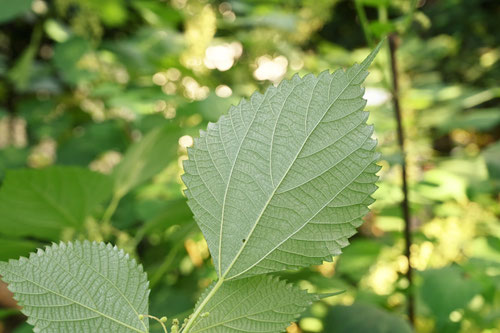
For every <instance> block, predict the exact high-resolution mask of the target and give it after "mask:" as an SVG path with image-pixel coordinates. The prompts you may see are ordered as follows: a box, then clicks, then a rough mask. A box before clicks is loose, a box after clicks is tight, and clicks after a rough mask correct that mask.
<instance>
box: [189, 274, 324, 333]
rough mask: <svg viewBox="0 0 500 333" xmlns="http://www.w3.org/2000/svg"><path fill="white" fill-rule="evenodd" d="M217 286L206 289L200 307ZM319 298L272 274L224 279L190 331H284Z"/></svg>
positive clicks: (190, 332)
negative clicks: (231, 279) (230, 279)
mask: <svg viewBox="0 0 500 333" xmlns="http://www.w3.org/2000/svg"><path fill="white" fill-rule="evenodd" d="M216 286H217V285H216V284H214V285H212V286H211V287H210V288H208V289H207V290H206V291H205V293H204V295H202V296H201V297H200V300H199V301H198V304H197V305H196V309H198V307H199V306H200V304H201V303H202V300H204V299H205V298H206V296H207V295H208V294H209V293H210V292H211V291H212V290H213V288H214V287H216ZM317 299H318V297H317V296H316V295H313V294H308V293H307V292H306V291H304V290H301V289H299V288H297V287H295V286H293V285H291V284H287V283H286V282H285V281H280V280H279V279H278V278H276V277H271V276H257V277H251V278H247V279H238V280H235V281H229V282H224V284H222V286H221V287H220V288H219V289H218V290H216V292H215V294H214V295H213V296H212V297H211V298H210V300H209V301H208V303H206V305H205V306H204V307H203V310H202V314H201V315H200V316H198V318H197V320H196V321H195V323H194V324H193V326H192V327H191V328H190V330H189V333H197V332H206V333H238V332H283V331H284V330H285V329H286V327H287V326H289V325H290V323H291V322H293V321H294V320H295V319H296V318H297V316H298V314H300V313H301V312H302V311H304V310H305V309H306V308H307V307H308V306H309V305H310V304H311V303H312V302H313V301H315V300H317ZM195 311H196V310H195Z"/></svg>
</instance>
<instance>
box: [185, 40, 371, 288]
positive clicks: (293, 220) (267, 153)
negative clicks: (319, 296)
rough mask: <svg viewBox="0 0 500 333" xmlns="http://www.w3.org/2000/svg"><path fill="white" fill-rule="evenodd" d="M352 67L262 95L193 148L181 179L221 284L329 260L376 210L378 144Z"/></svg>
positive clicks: (357, 68)
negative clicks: (371, 210)
mask: <svg viewBox="0 0 500 333" xmlns="http://www.w3.org/2000/svg"><path fill="white" fill-rule="evenodd" d="M379 48H380V45H379V46H378V47H377V48H376V49H375V50H374V51H373V52H372V53H371V54H370V55H369V56H368V57H367V58H366V59H365V60H364V61H363V62H362V63H361V64H355V65H354V66H352V67H351V68H349V69H347V70H346V71H344V70H341V69H339V70H337V71H335V72H334V73H329V72H328V71H325V72H323V73H321V74H320V75H319V76H314V75H311V74H310V75H306V76H304V77H303V78H300V77H299V76H298V75H296V76H294V77H293V78H292V79H291V80H289V81H287V80H285V81H283V82H281V84H280V85H279V86H278V87H270V88H268V89H267V90H266V92H265V93H264V94H260V93H255V94H253V95H252V97H251V98H250V99H249V100H242V101H241V103H240V104H239V105H238V106H235V107H232V108H231V109H230V110H229V113H228V115H227V116H223V117H221V118H220V120H219V121H218V122H217V123H211V124H209V126H208V129H207V131H206V132H202V133H201V135H200V138H198V139H196V140H195V144H194V147H193V148H191V149H189V160H188V161H186V162H185V164H184V169H185V174H184V176H183V180H184V182H185V184H186V186H187V190H186V195H187V197H188V204H189V206H190V207H191V209H192V210H193V213H194V216H195V219H196V221H197V223H198V225H199V226H200V228H201V230H202V232H203V234H204V235H205V238H206V239H207V242H208V246H209V249H210V252H211V254H212V257H213V259H214V263H215V266H216V269H217V272H218V275H219V277H220V278H224V279H225V280H229V279H234V278H243V277H248V276H253V275H257V274H264V273H269V272H275V271H280V270H284V269H292V268H299V267H303V266H309V265H311V264H319V263H321V262H322V261H323V260H331V256H332V255H337V254H339V253H340V249H341V248H342V247H343V246H346V245H347V244H348V241H347V239H348V238H349V237H350V236H352V235H353V234H354V233H355V232H356V227H358V226H359V225H361V223H362V217H363V216H364V215H365V214H366V213H367V212H368V208H367V206H368V205H369V204H371V203H372V202H373V199H372V198H371V197H370V195H371V194H372V193H373V192H374V191H375V189H376V186H375V181H376V180H377V179H378V177H377V176H376V175H375V173H376V172H377V171H378V170H379V167H378V166H377V165H376V164H375V162H376V160H377V159H378V154H377V153H375V146H376V141H375V140H373V139H371V135H372V132H373V128H372V126H369V125H367V124H366V120H367V118H368V113H367V112H364V111H363V108H364V107H365V105H366V101H365V100H364V99H363V92H364V89H363V88H362V87H361V84H362V82H363V81H364V79H365V78H366V76H367V75H368V72H367V71H366V69H367V67H368V66H369V65H370V63H371V62H372V60H373V59H374V57H375V55H376V53H377V52H378V49H379Z"/></svg>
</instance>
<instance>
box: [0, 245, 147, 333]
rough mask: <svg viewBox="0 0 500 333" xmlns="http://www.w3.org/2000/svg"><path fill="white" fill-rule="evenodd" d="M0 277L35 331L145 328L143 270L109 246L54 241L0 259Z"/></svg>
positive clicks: (55, 332) (120, 331)
mask: <svg viewBox="0 0 500 333" xmlns="http://www.w3.org/2000/svg"><path fill="white" fill-rule="evenodd" d="M0 275H2V276H3V280H4V281H5V282H6V283H7V284H8V288H9V289H10V290H11V291H12V292H13V293H14V297H15V298H16V299H17V300H18V302H19V305H21V306H22V312H23V313H24V314H25V315H27V316H28V322H29V323H30V324H32V325H33V326H35V332H41V333H68V332H72V333H88V332H117V333H126V332H148V327H149V326H148V322H147V320H143V321H141V320H139V314H144V315H145V314H148V296H149V289H148V282H147V277H146V273H144V272H143V270H142V267H141V266H138V265H137V263H136V262H135V260H132V259H130V258H129V257H128V255H127V254H125V253H124V252H123V251H121V250H118V249H117V248H116V247H113V246H111V245H106V244H104V243H99V244H98V243H90V242H87V241H86V242H83V243H81V242H75V243H60V244H59V245H56V244H54V245H52V246H51V247H47V248H46V249H45V250H43V251H42V250H38V252H37V253H32V254H31V255H30V257H29V259H26V258H21V259H19V260H10V261H9V262H8V263H6V262H0Z"/></svg>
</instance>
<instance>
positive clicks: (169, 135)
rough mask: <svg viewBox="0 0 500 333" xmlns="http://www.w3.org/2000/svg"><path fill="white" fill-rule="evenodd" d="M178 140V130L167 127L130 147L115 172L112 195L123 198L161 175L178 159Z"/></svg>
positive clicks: (158, 128)
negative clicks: (113, 193) (155, 176)
mask: <svg viewBox="0 0 500 333" xmlns="http://www.w3.org/2000/svg"><path fill="white" fill-rule="evenodd" d="M179 136H180V135H179V132H178V130H176V129H175V127H174V126H172V125H170V124H167V125H165V126H160V127H157V128H155V129H153V130H151V131H150V132H149V133H148V134H147V135H146V136H144V138H142V139H141V140H140V141H139V142H137V143H136V144H134V145H132V147H130V148H129V150H128V151H127V153H126V154H125V156H124V157H123V159H122V161H121V162H120V164H119V165H117V166H116V168H115V171H114V177H115V193H118V194H119V196H123V195H125V194H126V193H127V192H128V191H130V190H131V189H132V188H134V187H135V186H137V185H140V184H142V183H144V182H145V181H147V180H149V179H150V178H151V177H153V176H154V175H156V174H157V173H159V172H160V171H162V170H163V169H164V168H165V167H166V166H167V165H168V163H170V162H172V161H173V160H174V159H175V158H176V157H177V148H178V140H179Z"/></svg>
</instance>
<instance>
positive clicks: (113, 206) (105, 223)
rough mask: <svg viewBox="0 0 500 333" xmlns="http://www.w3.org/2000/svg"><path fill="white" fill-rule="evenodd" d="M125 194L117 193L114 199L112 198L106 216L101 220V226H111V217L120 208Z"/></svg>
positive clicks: (105, 212)
mask: <svg viewBox="0 0 500 333" xmlns="http://www.w3.org/2000/svg"><path fill="white" fill-rule="evenodd" d="M122 197H123V194H121V192H120V193H118V192H115V193H114V194H113V198H111V201H110V203H109V205H108V207H107V208H106V210H105V211H104V214H103V215H102V219H101V225H102V226H104V227H106V228H108V227H110V226H111V217H112V216H113V214H114V213H115V211H116V208H118V204H119V203H120V200H121V199H122Z"/></svg>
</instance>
